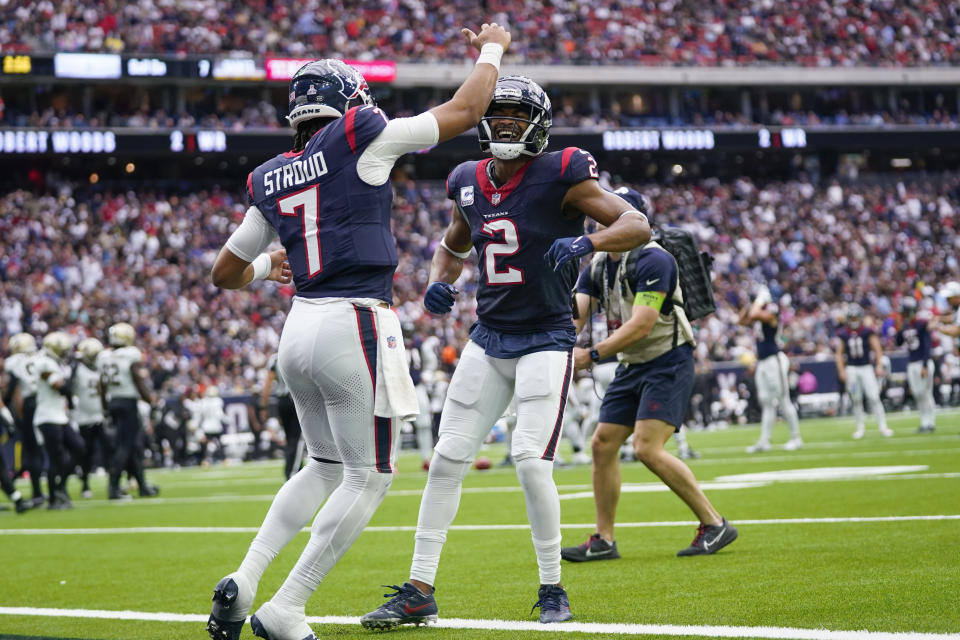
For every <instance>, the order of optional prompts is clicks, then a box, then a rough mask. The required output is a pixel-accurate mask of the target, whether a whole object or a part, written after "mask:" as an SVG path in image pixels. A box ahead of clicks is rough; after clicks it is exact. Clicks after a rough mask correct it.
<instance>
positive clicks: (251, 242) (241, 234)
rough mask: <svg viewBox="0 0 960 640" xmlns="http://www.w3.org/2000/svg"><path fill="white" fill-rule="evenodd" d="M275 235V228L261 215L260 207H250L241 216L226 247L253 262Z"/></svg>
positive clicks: (243, 258) (234, 253)
mask: <svg viewBox="0 0 960 640" xmlns="http://www.w3.org/2000/svg"><path fill="white" fill-rule="evenodd" d="M276 237H277V232H276V230H274V228H273V227H271V226H270V223H269V222H267V219H266V218H264V217H263V214H262V213H260V209H258V208H256V207H250V208H249V209H247V213H246V215H245V216H244V217H243V222H242V223H240V226H239V227H237V229H236V231H234V232H233V235H231V236H230V238H229V239H228V240H227V244H226V247H227V249H229V250H230V253H232V254H233V255H235V256H237V257H238V258H240V259H241V260H246V261H247V262H253V261H254V259H255V258H256V257H257V256H258V255H260V254H261V253H263V252H264V250H265V249H266V248H267V247H268V246H270V243H271V242H273V241H274V240H275V239H276Z"/></svg>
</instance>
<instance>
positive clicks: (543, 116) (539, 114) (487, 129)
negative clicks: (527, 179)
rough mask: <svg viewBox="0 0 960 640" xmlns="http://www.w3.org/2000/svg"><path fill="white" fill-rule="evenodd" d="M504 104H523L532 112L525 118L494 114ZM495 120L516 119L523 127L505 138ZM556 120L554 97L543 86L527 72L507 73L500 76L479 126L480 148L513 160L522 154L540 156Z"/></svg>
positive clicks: (508, 105)
mask: <svg viewBox="0 0 960 640" xmlns="http://www.w3.org/2000/svg"><path fill="white" fill-rule="evenodd" d="M502 107H520V108H522V109H525V110H528V111H529V115H527V116H526V117H522V118H521V117H509V116H499V115H494V113H495V112H496V111H497V110H498V108H502ZM494 120H512V121H514V122H515V123H517V124H519V125H520V127H521V128H522V131H521V132H520V134H519V135H512V136H511V138H510V139H509V140H501V139H499V138H498V136H497V132H495V131H494V130H493V126H492V122H493V121H494ZM552 124H553V117H552V114H551V111H550V98H548V97H547V93H546V92H545V91H544V90H543V88H542V87H541V86H540V85H538V84H537V83H536V82H534V81H533V80H531V79H530V78H526V77H524V76H504V77H502V78H500V79H499V80H497V86H496V88H495V89H494V91H493V100H491V101H490V106H489V107H487V113H486V115H484V116H483V118H481V119H480V124H479V125H478V126H477V131H478V134H479V137H480V149H481V150H482V151H484V152H487V151H489V152H490V153H492V154H493V156H494V157H496V158H499V159H501V160H513V159H515V158H519V157H520V156H521V155H527V156H538V155H540V154H541V153H543V150H544V149H546V148H547V142H548V141H549V138H550V126H551V125H552Z"/></svg>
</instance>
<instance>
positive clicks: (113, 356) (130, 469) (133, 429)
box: [96, 322, 159, 500]
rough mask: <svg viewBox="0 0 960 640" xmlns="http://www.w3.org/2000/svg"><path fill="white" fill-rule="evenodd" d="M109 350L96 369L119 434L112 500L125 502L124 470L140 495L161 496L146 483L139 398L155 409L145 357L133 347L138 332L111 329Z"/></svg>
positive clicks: (127, 327) (123, 327)
mask: <svg viewBox="0 0 960 640" xmlns="http://www.w3.org/2000/svg"><path fill="white" fill-rule="evenodd" d="M108 338H109V340H108V342H109V343H110V349H106V350H104V351H102V352H100V355H98V356H97V360H96V363H97V370H98V371H99V372H100V376H101V377H102V378H103V387H102V388H103V391H104V395H105V400H106V402H105V403H106V405H107V409H108V410H109V412H110V418H111V420H113V426H114V428H115V429H116V431H117V436H116V446H115V449H114V452H113V457H112V459H111V460H110V488H109V490H108V492H107V495H108V497H109V498H110V499H111V500H120V499H124V498H126V497H128V496H127V494H126V493H125V492H124V491H122V490H121V489H120V474H121V473H123V472H124V471H126V472H127V475H128V476H132V477H133V478H134V479H136V481H137V487H138V488H139V491H140V496H141V497H145V498H149V497H152V496H155V495H157V494H158V493H159V490H158V489H157V487H154V486H152V485H149V484H147V480H146V478H145V477H144V475H143V446H144V433H143V424H142V423H141V422H140V412H139V410H138V409H137V399H142V400H143V401H144V402H147V403H148V404H150V406H154V405H155V404H156V403H154V402H153V398H152V396H151V394H150V391H149V390H148V389H147V384H146V381H145V380H144V372H143V354H141V353H140V349H138V348H136V347H135V346H133V342H134V339H135V338H136V331H135V330H134V328H133V327H132V326H130V325H129V324H127V323H126V322H119V323H117V324H115V325H113V326H111V327H110V329H109V330H108Z"/></svg>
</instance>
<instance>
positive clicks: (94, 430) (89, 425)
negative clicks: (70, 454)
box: [71, 338, 112, 498]
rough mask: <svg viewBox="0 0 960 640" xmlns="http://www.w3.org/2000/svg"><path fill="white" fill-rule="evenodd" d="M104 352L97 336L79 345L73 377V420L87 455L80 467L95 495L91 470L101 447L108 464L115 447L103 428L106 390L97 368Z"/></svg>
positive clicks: (86, 494) (86, 491) (85, 484)
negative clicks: (98, 358) (102, 386)
mask: <svg viewBox="0 0 960 640" xmlns="http://www.w3.org/2000/svg"><path fill="white" fill-rule="evenodd" d="M101 351H103V344H101V343H100V341H99V340H97V339H96V338H85V339H84V340H81V341H80V343H79V344H78V345H77V362H76V365H75V366H74V368H73V374H72V376H71V387H72V389H73V420H74V422H76V423H77V427H78V428H79V429H80V437H81V438H83V457H82V458H81V460H80V469H81V470H82V472H83V476H82V477H81V480H82V481H83V494H82V495H83V497H84V498H92V497H93V491H91V490H90V472H91V471H92V470H93V461H94V460H95V458H96V453H97V449H99V450H100V458H101V460H102V461H103V464H104V466H106V465H107V464H108V461H109V459H110V455H111V453H112V447H111V446H110V439H109V438H108V437H107V435H106V432H105V431H104V428H103V412H104V409H105V407H104V406H103V392H102V389H101V380H100V372H99V371H97V364H96V362H97V356H98V355H100V352H101Z"/></svg>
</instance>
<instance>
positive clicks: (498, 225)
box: [480, 218, 523, 285]
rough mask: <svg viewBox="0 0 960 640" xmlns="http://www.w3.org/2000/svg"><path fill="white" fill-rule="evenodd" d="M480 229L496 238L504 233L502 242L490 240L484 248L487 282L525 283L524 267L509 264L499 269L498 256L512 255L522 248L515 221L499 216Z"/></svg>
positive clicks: (485, 223) (490, 283)
mask: <svg viewBox="0 0 960 640" xmlns="http://www.w3.org/2000/svg"><path fill="white" fill-rule="evenodd" d="M480 231H481V233H483V234H484V235H486V236H490V237H491V238H496V237H497V234H498V233H502V234H503V241H502V242H488V243H487V246H486V247H484V249H483V257H484V260H485V261H486V262H485V265H484V266H485V268H484V272H485V273H486V274H487V284H489V285H501V284H523V269H518V268H516V267H511V266H509V265H507V268H506V269H505V270H504V271H497V256H512V255H513V254H515V253H516V252H517V251H519V250H520V240H519V238H518V237H517V226H516V225H515V224H513V221H512V220H510V219H508V218H498V219H496V220H491V221H489V222H484V223H483V226H482V227H481V228H480Z"/></svg>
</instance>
